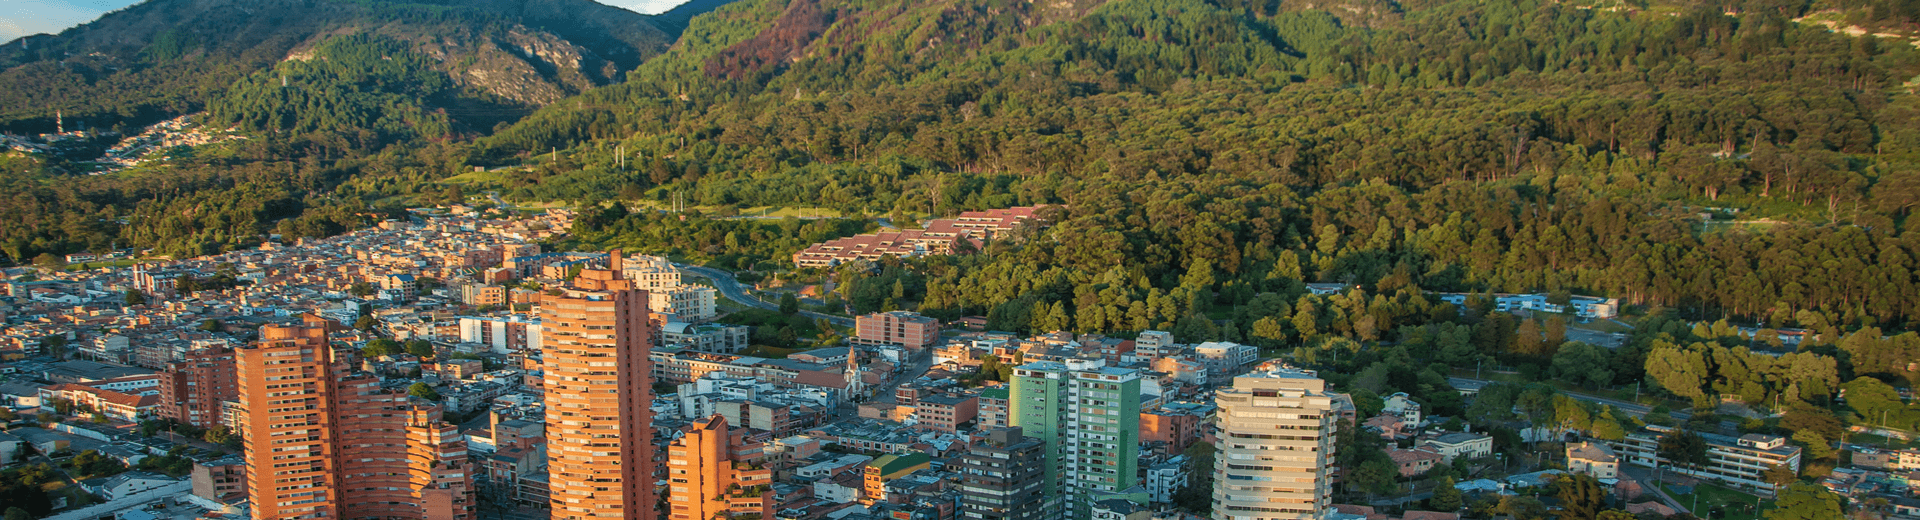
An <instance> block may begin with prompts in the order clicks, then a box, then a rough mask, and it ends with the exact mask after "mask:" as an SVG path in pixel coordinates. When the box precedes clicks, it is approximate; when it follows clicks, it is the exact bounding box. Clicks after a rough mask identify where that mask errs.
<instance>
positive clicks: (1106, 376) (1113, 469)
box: [1007, 361, 1144, 518]
mask: <svg viewBox="0 0 1920 520" xmlns="http://www.w3.org/2000/svg"><path fill="white" fill-rule="evenodd" d="M1012 383H1013V385H1012V386H1013V391H1012V393H1011V395H1010V396H1009V399H1008V403H1007V404H1008V408H1009V410H1008V417H1007V422H1008V424H1009V425H1011V426H1018V427H1020V428H1021V429H1022V430H1023V431H1024V432H1025V433H1026V435H1027V436H1030V437H1034V438H1037V439H1040V440H1041V441H1042V442H1044V443H1046V450H1045V451H1046V466H1045V467H1046V471H1045V477H1046V478H1045V480H1044V481H1043V482H1044V483H1045V484H1044V486H1045V487H1044V488H1043V489H1042V492H1043V493H1044V494H1045V495H1046V496H1047V500H1048V503H1049V507H1050V510H1051V511H1054V512H1056V514H1058V513H1067V514H1068V516H1067V518H1086V517H1087V516H1088V514H1089V513H1088V509H1089V507H1088V504H1091V503H1092V502H1094V501H1098V500H1103V499H1107V498H1114V497H1125V498H1129V499H1133V498H1136V497H1133V496H1130V495H1131V493H1129V492H1130V491H1135V490H1133V489H1132V488H1134V487H1136V486H1138V485H1139V483H1140V478H1139V473H1138V470H1139V463H1140V374H1139V373H1138V372H1137V371H1134V370H1127V369H1119V368H1109V367H1106V366H1103V365H1102V364H1101V363H1099V362H1098V361H1095V362H1090V363H1082V362H1078V361H1075V362H1073V364H1071V365H1069V364H1063V363H1057V362H1051V361H1043V362H1035V363H1028V364H1025V365H1021V366H1019V367H1015V368H1014V371H1013V381H1012ZM1138 499H1139V500H1144V497H1138Z"/></svg>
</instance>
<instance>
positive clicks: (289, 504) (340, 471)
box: [235, 324, 474, 520]
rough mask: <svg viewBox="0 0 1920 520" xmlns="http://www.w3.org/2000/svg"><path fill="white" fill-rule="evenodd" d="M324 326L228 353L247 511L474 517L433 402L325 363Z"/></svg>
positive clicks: (468, 489)
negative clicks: (238, 409) (239, 412)
mask: <svg viewBox="0 0 1920 520" xmlns="http://www.w3.org/2000/svg"><path fill="white" fill-rule="evenodd" d="M328 330H329V329H328V327H326V326H312V325H311V324H309V326H298V327H282V326H271V325H270V326H266V327H261V329H260V336H261V341H260V342H259V343H256V344H254V345H250V346H246V347H241V348H240V349H237V350H236V351H235V364H236V365H237V366H238V368H239V378H238V381H239V385H238V386H239V394H240V397H239V402H240V404H241V405H242V406H243V407H244V408H245V410H246V413H245V416H244V425H245V427H246V428H245V435H244V437H245V439H246V461H247V470H246V478H247V485H246V488H247V493H248V500H249V501H250V502H251V506H252V509H253V514H254V518H261V519H273V520H301V519H307V518H423V519H429V520H464V519H470V518H473V517H474V513H473V499H472V496H473V495H472V493H473V486H472V479H473V476H472V474H473V471H472V469H471V468H469V467H468V466H469V464H468V462H467V454H466V451H467V450H466V441H465V440H464V438H463V437H462V436H461V435H460V434H459V431H458V429H457V428H456V427H455V426H453V425H451V424H447V423H445V422H443V421H441V420H440V410H439V408H438V407H436V406H432V405H417V404H414V403H413V402H412V401H411V399H410V398H409V396H408V395H407V394H406V393H405V392H400V391H394V390H389V389H385V388H383V387H381V386H380V380H379V378H377V377H375V376H373V375H371V374H366V373H361V372H351V371H349V369H348V366H349V365H348V363H346V362H345V361H346V360H345V359H335V358H334V355H333V348H332V346H331V345H329V344H328V341H327V332H328Z"/></svg>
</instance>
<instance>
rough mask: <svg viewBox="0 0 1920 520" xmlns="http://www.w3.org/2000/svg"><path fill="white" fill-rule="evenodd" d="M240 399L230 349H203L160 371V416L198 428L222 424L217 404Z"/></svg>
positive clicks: (190, 353) (219, 406)
mask: <svg viewBox="0 0 1920 520" xmlns="http://www.w3.org/2000/svg"><path fill="white" fill-rule="evenodd" d="M239 397H240V381H239V378H238V375H237V374H236V372H235V366H234V364H233V350H230V349H226V348H203V349H199V350H194V351H191V352H188V353H187V355H186V360H184V361H175V362H172V363H168V364H167V369H166V370H165V371H162V372H160V416H161V417H165V418H168V419H173V420H174V421H178V422H180V423H182V424H190V425H193V426H195V427H198V428H212V427H215V426H219V425H221V424H223V422H222V421H221V415H220V414H221V403H223V402H226V401H231V400H234V399H237V398H239Z"/></svg>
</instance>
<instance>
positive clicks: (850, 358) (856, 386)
mask: <svg viewBox="0 0 1920 520" xmlns="http://www.w3.org/2000/svg"><path fill="white" fill-rule="evenodd" d="M866 390H867V389H866V385H865V384H862V383H861V382H860V349H857V348H852V347H849V348H847V400H849V401H851V400H853V399H854V398H856V397H864V396H866Z"/></svg>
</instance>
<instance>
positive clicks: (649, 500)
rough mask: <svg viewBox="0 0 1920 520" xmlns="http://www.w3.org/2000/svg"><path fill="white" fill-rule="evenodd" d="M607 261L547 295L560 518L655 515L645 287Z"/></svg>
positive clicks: (615, 255)
mask: <svg viewBox="0 0 1920 520" xmlns="http://www.w3.org/2000/svg"><path fill="white" fill-rule="evenodd" d="M608 258H609V261H608V263H609V264H610V265H608V268H607V269H584V270H582V271H580V275H579V276H577V277H575V278H574V279H573V281H572V282H571V283H570V284H569V285H568V286H567V287H564V288H561V289H560V291H559V294H547V295H543V296H542V297H541V299H540V322H541V325H542V327H543V328H544V329H545V337H544V345H543V347H544V349H543V350H544V352H543V355H542V359H543V363H544V369H545V372H546V374H545V379H544V381H545V386H546V404H547V410H546V416H547V470H548V486H549V490H550V492H549V497H550V498H549V502H550V503H551V504H552V506H553V513H552V516H553V518H555V519H564V520H590V519H603V518H605V519H612V518H619V519H624V520H653V519H654V518H656V511H655V507H656V500H657V496H658V495H656V494H655V493H654V471H653V468H654V461H653V427H652V426H651V424H652V419H653V413H652V411H651V409H650V408H649V406H651V404H652V402H653V391H652V386H651V381H650V380H649V379H648V375H649V374H650V373H651V372H652V371H653V365H652V362H651V361H649V360H648V358H647V350H648V348H649V347H650V346H651V345H652V341H651V338H652V332H653V331H652V329H651V327H652V325H651V324H650V323H649V322H648V315H647V293H646V291H643V290H639V289H637V288H635V287H634V283H633V282H632V281H629V280H625V279H623V278H622V277H621V276H622V275H621V270H622V269H621V268H622V265H621V264H622V261H623V260H624V258H623V257H622V256H621V255H620V251H618V250H616V251H613V252H612V253H611V254H610V255H608Z"/></svg>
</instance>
